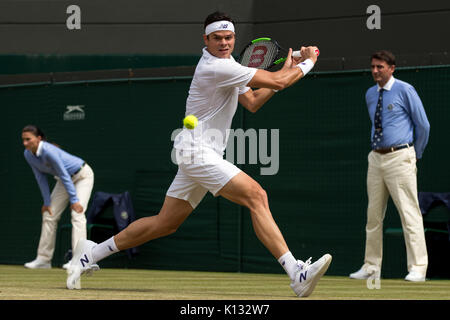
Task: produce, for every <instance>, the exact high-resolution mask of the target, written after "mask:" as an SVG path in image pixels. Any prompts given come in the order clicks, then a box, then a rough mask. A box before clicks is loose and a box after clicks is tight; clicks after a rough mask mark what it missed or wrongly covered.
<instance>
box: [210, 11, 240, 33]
mask: <svg viewBox="0 0 450 320" xmlns="http://www.w3.org/2000/svg"><path fill="white" fill-rule="evenodd" d="M222 20H225V21H230V22H232V23H233V24H234V21H233V19H231V17H230V16H229V15H228V14H226V13H225V12H220V11H216V12H213V13H211V14H210V15H208V16H207V17H206V19H205V23H204V24H203V27H204V28H205V29H206V26H207V25H208V24H210V23H213V22H216V21H222Z"/></svg>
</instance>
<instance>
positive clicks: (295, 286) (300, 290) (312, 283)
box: [291, 253, 332, 297]
mask: <svg viewBox="0 0 450 320" xmlns="http://www.w3.org/2000/svg"><path fill="white" fill-rule="evenodd" d="M331 260H332V257H331V255H330V254H328V253H327V254H325V255H323V256H322V257H321V258H320V259H319V260H317V261H316V262H314V263H313V264H311V258H309V259H308V260H306V262H303V261H301V260H298V270H297V273H296V274H295V278H294V280H292V282H291V288H292V290H294V292H295V294H296V295H297V296H299V297H307V296H309V295H310V294H311V293H312V292H313V291H314V288H315V287H316V285H317V282H319V280H320V278H321V277H322V276H323V275H324V274H325V272H326V271H327V269H328V267H329V266H330V263H331Z"/></svg>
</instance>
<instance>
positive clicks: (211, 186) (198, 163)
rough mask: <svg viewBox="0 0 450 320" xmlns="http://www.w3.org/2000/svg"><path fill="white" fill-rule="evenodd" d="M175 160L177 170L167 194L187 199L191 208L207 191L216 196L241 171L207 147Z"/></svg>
mask: <svg viewBox="0 0 450 320" xmlns="http://www.w3.org/2000/svg"><path fill="white" fill-rule="evenodd" d="M177 161H178V172H177V175H176V176H175V178H174V180H173V181H172V184H171V185H170V187H169V189H168V190H167V195H168V196H170V197H174V198H177V199H182V200H186V201H188V202H189V203H190V204H191V206H192V208H193V209H195V207H197V205H198V204H199V203H200V201H202V199H203V197H204V196H205V194H206V193H207V192H208V191H209V192H211V193H212V194H213V195H214V196H215V197H216V196H217V193H218V192H219V191H220V190H221V189H222V188H223V187H224V186H225V185H226V184H227V183H228V181H230V180H231V179H232V178H233V177H234V176H235V175H237V174H238V173H239V172H241V169H239V168H238V167H236V166H235V165H234V164H232V163H231V162H228V161H227V160H225V159H224V158H223V157H222V156H221V155H219V154H218V153H217V152H215V151H213V150H212V149H208V148H203V149H202V151H201V152H195V153H191V154H190V155H189V156H183V157H177Z"/></svg>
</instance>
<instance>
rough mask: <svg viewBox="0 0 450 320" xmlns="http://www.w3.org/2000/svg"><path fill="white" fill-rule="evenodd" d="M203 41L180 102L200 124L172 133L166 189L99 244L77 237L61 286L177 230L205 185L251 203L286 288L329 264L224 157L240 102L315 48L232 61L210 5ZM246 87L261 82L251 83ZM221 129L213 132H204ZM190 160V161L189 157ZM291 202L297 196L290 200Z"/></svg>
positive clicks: (299, 65) (311, 57)
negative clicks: (152, 210) (283, 227)
mask: <svg viewBox="0 0 450 320" xmlns="http://www.w3.org/2000/svg"><path fill="white" fill-rule="evenodd" d="M204 26H205V34H204V35H203V40H204V42H205V45H206V47H205V48H204V49H203V55H202V57H201V59H200V61H199V63H198V65H197V67H196V70H195V74H194V77H193V80H192V83H191V87H190V90H189V96H188V98H187V102H186V115H189V114H193V115H195V116H196V117H197V118H198V120H199V123H198V125H197V127H195V129H193V130H188V129H186V128H185V129H184V130H183V131H181V132H180V134H179V135H178V136H177V137H176V138H175V142H174V148H175V150H176V153H177V159H178V160H179V161H178V172H177V174H176V176H175V178H174V180H173V182H172V184H171V185H170V187H169V190H168V191H167V193H166V197H165V200H164V203H163V206H162V208H161V211H160V212H159V214H157V215H155V216H151V217H146V218H142V219H139V220H137V221H135V222H133V223H132V224H130V225H129V226H128V227H127V228H126V229H124V230H122V231H121V232H120V233H118V234H117V235H115V236H114V237H111V238H110V239H108V240H106V241H104V242H103V243H100V244H97V243H94V242H92V241H86V240H82V241H80V242H79V243H78V245H77V247H76V249H75V253H74V258H73V259H72V262H71V264H70V266H69V269H68V277H67V283H66V285H67V288H69V289H74V288H75V284H76V283H77V281H78V280H79V279H80V276H81V274H83V273H85V272H87V273H89V272H90V271H92V264H95V263H96V262H98V261H100V260H101V259H103V258H105V257H107V256H109V255H111V254H113V253H114V252H118V251H120V250H125V249H128V248H132V247H135V246H138V245H141V244H143V243H145V242H147V241H150V240H153V239H156V238H160V237H163V236H167V235H169V234H171V233H173V232H175V231H176V230H177V228H178V227H179V226H180V225H181V224H182V223H183V221H184V220H185V219H186V218H187V217H188V216H189V215H190V213H191V212H192V211H193V210H194V209H195V208H196V206H197V205H198V204H199V203H200V201H201V200H202V199H203V197H204V196H205V194H206V193H207V192H208V191H209V192H211V193H212V194H213V195H214V196H219V195H220V196H222V197H224V198H226V199H228V200H230V201H232V202H234V203H237V204H239V205H242V206H245V207H247V208H248V209H249V210H250V214H251V219H252V223H253V229H254V231H255V233H256V236H257V237H258V239H259V240H260V241H261V242H262V243H263V245H264V246H265V247H266V248H267V249H268V250H269V251H270V253H271V254H272V255H273V256H274V258H276V259H277V260H278V262H279V263H280V265H281V266H282V267H283V268H284V270H285V271H286V273H287V274H288V275H289V277H290V280H291V288H292V289H293V290H294V292H295V294H297V295H298V296H299V297H306V296H309V295H310V294H311V293H312V292H313V290H314V288H315V286H316V284H317V282H318V281H319V279H320V278H321V277H322V275H323V274H324V273H325V272H326V270H327V269H328V266H329V265H330V263H331V255H329V254H325V255H324V256H322V257H321V258H320V259H319V260H317V261H316V262H315V263H311V259H308V260H307V261H305V262H304V261H301V260H297V259H295V258H294V256H293V255H292V253H291V252H290V250H289V248H288V246H287V244H286V242H285V240H284V238H283V235H282V234H281V232H280V230H279V229H278V226H277V224H276V223H275V220H274V219H273V217H272V214H271V212H270V209H269V203H268V198H267V194H266V192H265V191H264V189H263V188H262V187H261V186H260V185H259V184H258V183H257V182H256V181H255V180H254V179H252V178H251V177H250V176H248V175H247V174H245V173H244V172H243V171H241V170H240V169H239V168H237V167H236V166H235V165H233V164H231V163H230V162H228V161H226V160H225V159H224V158H223V155H224V150H225V147H226V145H227V137H228V132H229V131H228V129H230V126H231V123H232V120H233V116H234V114H235V111H236V108H237V105H238V102H239V103H240V104H241V105H242V106H244V107H245V108H246V109H248V110H249V111H251V112H256V111H257V110H258V109H259V108H261V107H262V106H263V105H264V104H265V103H266V102H267V101H268V100H269V99H270V98H271V97H272V96H273V95H274V94H275V90H282V89H285V88H287V87H289V86H291V85H293V84H294V83H296V82H297V81H298V80H300V79H301V78H302V77H303V76H304V75H305V74H306V73H307V72H308V71H309V70H311V68H312V67H313V66H314V63H315V62H316V60H317V57H316V54H315V52H314V50H315V49H317V48H316V47H307V48H304V47H302V49H301V56H302V57H303V58H302V59H298V60H294V59H293V58H292V49H290V50H289V54H288V57H287V59H286V62H285V64H284V66H283V68H282V69H280V70H279V71H276V72H269V71H265V70H258V69H255V68H249V67H245V66H242V65H241V64H239V63H237V62H236V61H235V60H234V59H233V57H232V55H231V53H232V52H233V49H234V44H235V32H234V31H235V29H234V24H233V21H232V19H231V18H230V17H229V16H228V15H227V14H224V13H220V12H215V13H212V14H211V15H209V16H208V17H207V18H206V20H205V24H204ZM251 88H260V89H258V90H252V89H251ZM212 131H214V132H216V133H221V136H222V137H223V139H213V138H215V137H212V136H211V135H210V133H211V132H212ZM192 159H193V161H191V160H192ZM292 201H295V200H294V199H293V200H292Z"/></svg>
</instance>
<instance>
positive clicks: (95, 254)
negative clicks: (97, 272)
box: [92, 237, 120, 263]
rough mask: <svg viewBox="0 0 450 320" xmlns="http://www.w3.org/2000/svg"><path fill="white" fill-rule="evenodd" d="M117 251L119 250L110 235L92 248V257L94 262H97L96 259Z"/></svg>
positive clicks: (98, 259)
mask: <svg viewBox="0 0 450 320" xmlns="http://www.w3.org/2000/svg"><path fill="white" fill-rule="evenodd" d="M119 251H120V250H119V249H117V246H116V243H115V242H114V237H111V238H109V239H108V240H106V241H103V242H102V243H99V244H98V245H96V246H95V247H94V248H92V259H93V260H94V263H97V261H100V260H102V259H104V258H106V257H108V256H110V255H112V254H113V253H116V252H119Z"/></svg>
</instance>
